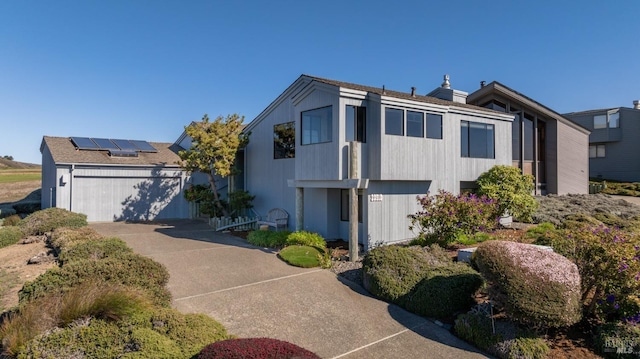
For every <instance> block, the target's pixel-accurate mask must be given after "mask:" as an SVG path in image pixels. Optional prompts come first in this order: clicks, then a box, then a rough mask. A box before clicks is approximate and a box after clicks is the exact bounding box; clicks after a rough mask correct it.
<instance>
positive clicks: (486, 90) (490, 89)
mask: <svg viewBox="0 0 640 359" xmlns="http://www.w3.org/2000/svg"><path fill="white" fill-rule="evenodd" d="M491 93H497V94H500V95H503V96H505V97H509V98H512V99H514V100H516V101H518V102H520V103H522V104H523V105H525V106H527V107H529V108H531V109H532V110H534V111H537V112H539V113H541V114H543V115H545V116H547V117H550V118H552V119H555V120H556V121H558V122H560V123H563V124H566V125H568V126H570V127H573V128H575V129H577V130H579V131H582V132H584V133H586V134H589V133H591V131H590V130H588V129H586V128H584V127H582V126H580V125H578V124H577V123H575V122H573V121H571V120H569V119H568V118H566V117H564V116H562V115H561V114H559V113H557V112H555V111H554V110H552V109H550V108H549V107H547V106H545V105H543V104H541V103H540V102H538V101H536V100H534V99H532V98H530V97H528V96H526V95H523V94H521V93H520V92H518V91H516V90H514V89H512V88H510V87H508V86H505V85H503V84H501V83H499V82H497V81H493V82H491V83H490V84H488V85H485V86H484V87H481V88H480V89H479V90H477V91H475V92H473V93H471V94H469V96H468V97H467V101H469V102H475V101H477V100H480V99H482V98H483V97H484V96H487V95H489V94H491Z"/></svg>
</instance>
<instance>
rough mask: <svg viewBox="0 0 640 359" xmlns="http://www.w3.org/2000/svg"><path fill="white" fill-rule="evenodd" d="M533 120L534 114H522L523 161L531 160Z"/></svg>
mask: <svg viewBox="0 0 640 359" xmlns="http://www.w3.org/2000/svg"><path fill="white" fill-rule="evenodd" d="M533 121H534V116H533V115H532V114H529V113H526V112H525V114H524V120H523V121H522V122H523V124H524V138H523V141H522V142H524V160H525V161H533V142H534V140H535V139H534V134H533Z"/></svg>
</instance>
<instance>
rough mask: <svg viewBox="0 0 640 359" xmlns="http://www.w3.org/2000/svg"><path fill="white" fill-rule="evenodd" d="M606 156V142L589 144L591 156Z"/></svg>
mask: <svg viewBox="0 0 640 359" xmlns="http://www.w3.org/2000/svg"><path fill="white" fill-rule="evenodd" d="M592 152H593V153H592ZM606 156H607V151H606V146H605V145H604V144H595V145H589V158H605V157H606Z"/></svg>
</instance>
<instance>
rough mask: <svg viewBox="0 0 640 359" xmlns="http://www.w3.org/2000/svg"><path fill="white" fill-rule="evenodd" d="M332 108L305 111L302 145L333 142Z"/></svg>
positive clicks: (303, 115) (302, 115) (303, 114)
mask: <svg viewBox="0 0 640 359" xmlns="http://www.w3.org/2000/svg"><path fill="white" fill-rule="evenodd" d="M332 110H333V108H332V107H331V106H327V107H322V108H317V109H315V110H309V111H304V112H302V113H301V114H300V115H301V117H302V121H301V122H302V144H303V145H310V144H314V143H323V142H331V132H332V130H333V127H332V112H333V111H332Z"/></svg>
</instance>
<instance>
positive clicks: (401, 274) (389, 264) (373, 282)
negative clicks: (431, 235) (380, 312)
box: [362, 245, 452, 302]
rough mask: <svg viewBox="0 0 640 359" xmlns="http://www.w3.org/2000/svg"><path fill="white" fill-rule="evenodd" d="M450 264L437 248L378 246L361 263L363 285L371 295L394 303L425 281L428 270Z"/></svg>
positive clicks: (448, 259)
mask: <svg viewBox="0 0 640 359" xmlns="http://www.w3.org/2000/svg"><path fill="white" fill-rule="evenodd" d="M451 263H452V262H451V258H449V256H448V255H447V253H446V252H445V251H444V250H443V249H441V248H440V247H438V246H432V247H419V246H412V247H401V246H394V245H391V246H381V247H377V248H374V249H372V250H371V251H369V253H367V255H366V256H365V257H364V259H363V261H362V272H363V285H364V287H365V289H366V290H368V291H369V292H370V293H371V294H373V295H375V296H377V297H379V298H381V299H383V300H386V301H389V302H395V301H397V300H398V299H399V298H400V297H403V296H405V295H407V294H408V293H409V292H410V291H411V290H412V289H413V288H414V287H415V286H416V285H417V284H418V283H419V282H420V281H421V280H423V279H424V278H426V277H427V274H428V271H429V270H430V269H431V268H433V267H442V266H447V265H450V264H451Z"/></svg>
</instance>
